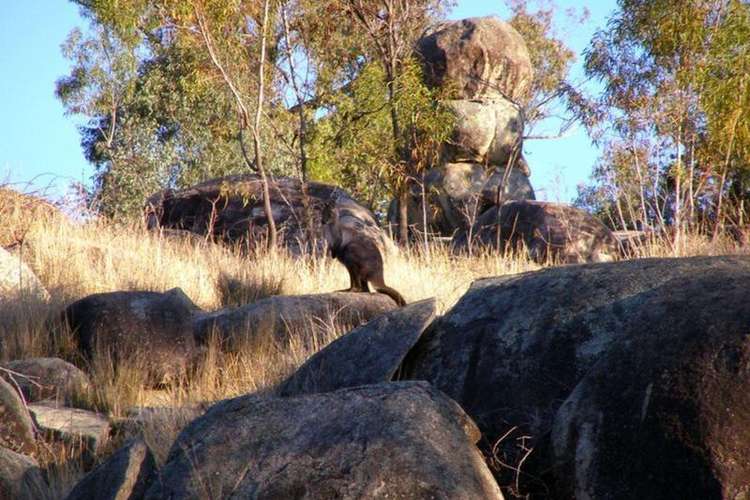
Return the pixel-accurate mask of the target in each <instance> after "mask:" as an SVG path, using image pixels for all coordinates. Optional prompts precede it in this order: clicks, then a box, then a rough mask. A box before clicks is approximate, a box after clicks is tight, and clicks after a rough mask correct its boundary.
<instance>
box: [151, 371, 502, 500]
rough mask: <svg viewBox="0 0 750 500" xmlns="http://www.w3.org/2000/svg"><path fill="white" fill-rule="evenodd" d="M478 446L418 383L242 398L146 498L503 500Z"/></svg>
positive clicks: (199, 427)
mask: <svg viewBox="0 0 750 500" xmlns="http://www.w3.org/2000/svg"><path fill="white" fill-rule="evenodd" d="M477 438H478V433H477V430H476V427H475V426H474V424H473V423H472V422H471V419H469V418H468V417H467V416H466V415H465V414H464V412H463V411H462V410H461V408H460V407H459V406H458V405H456V404H455V403H454V402H453V401H451V400H450V399H448V398H446V397H445V396H444V395H443V394H442V393H440V392H439V391H436V390H435V389H433V388H432V387H430V386H429V385H428V384H425V383H422V382H408V383H386V384H379V385H371V386H363V387H358V388H354V389H344V390H340V391H336V392H330V393H324V394H314V395H307V396H300V397H293V398H278V399H277V398H272V399H261V398H258V397H255V396H243V397H240V398H236V399H231V400H228V401H226V402H223V403H219V404H218V405H216V406H214V407H213V408H211V409H210V410H209V411H207V412H206V414H205V415H204V416H202V417H201V418H199V419H197V420H195V421H194V422H193V423H192V424H190V425H189V426H188V427H187V428H186V429H185V430H183V432H182V433H181V434H180V436H179V437H178V438H177V440H176V442H175V444H174V446H173V447H172V450H171V451H170V454H169V457H168V458H167V461H166V463H165V464H164V467H163V468H162V470H161V478H160V480H159V481H158V482H155V483H154V484H153V485H152V487H151V488H150V489H149V491H148V493H147V495H146V498H149V499H161V498H171V499H173V500H178V499H188V498H193V499H198V498H227V497H232V498H284V499H301V498H309V499H312V498H339V499H355V498H409V499H428V498H429V499H476V498H486V499H493V498H495V499H497V498H502V496H501V493H500V490H499V489H498V487H497V485H496V484H495V482H494V480H493V478H492V476H491V474H490V472H489V470H488V469H487V467H486V465H485V464H484V461H483V459H482V456H481V454H480V453H479V451H478V450H477V449H476V448H475V447H474V442H475V440H476V439H477Z"/></svg>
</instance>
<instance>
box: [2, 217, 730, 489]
mask: <svg viewBox="0 0 750 500" xmlns="http://www.w3.org/2000/svg"><path fill="white" fill-rule="evenodd" d="M15 251H16V252H19V253H20V255H21V256H22V258H23V260H24V261H25V262H26V263H27V264H28V265H29V266H30V267H31V268H32V269H33V270H34V272H35V273H36V274H37V276H38V277H39V278H40V280H41V281H42V282H43V283H44V284H45V286H46V287H47V289H48V290H49V292H50V299H49V300H42V299H38V298H34V297H24V298H23V299H20V300H8V301H4V302H0V317H2V318H3V321H2V322H0V339H2V342H1V343H0V361H4V360H8V359H20V358H25V357H34V356H58V357H62V358H64V359H68V360H70V361H73V362H74V363H75V364H78V365H79V366H80V365H82V360H81V359H80V358H79V357H78V354H77V352H76V349H75V345H74V343H73V341H72V339H71V335H70V333H69V332H67V331H65V330H64V329H63V328H62V327H61V326H60V323H59V318H60V312H61V311H62V309H63V308H64V306H65V305H66V304H67V303H70V302H71V301H74V300H76V299H79V298H82V297H84V296H86V295H89V294H92V293H98V292H109V291H117V290H152V291H166V290H169V289H171V288H174V287H180V288H181V289H182V290H183V291H184V292H185V293H186V294H187V295H188V296H189V297H190V298H191V299H192V300H193V301H194V302H195V303H196V304H197V305H198V306H199V307H201V308H203V309H204V310H207V311H210V310H216V309H220V308H223V307H227V306H234V305H238V304H243V303H248V302H252V301H254V300H257V299H259V298H262V297H265V296H268V295H273V294H303V293H318V292H326V291H332V290H337V289H342V288H346V287H347V286H348V276H347V273H346V272H345V270H344V268H343V267H342V266H341V265H339V264H338V263H336V262H333V261H331V260H330V259H315V258H308V259H303V258H292V257H290V256H289V255H286V254H284V253H276V254H268V253H258V254H253V255H245V256H241V255H240V254H239V253H236V252H232V251H231V249H227V248H225V247H222V246H219V245H213V244H210V243H196V241H195V239H180V238H174V237H172V236H167V235H164V234H159V233H154V232H147V231H146V230H144V229H143V228H141V227H137V226H120V227H118V226H113V225H107V224H104V223H101V222H96V221H94V222H89V223H86V224H76V223H71V222H68V221H65V220H63V219H61V218H60V217H59V216H56V215H54V214H46V215H44V216H40V217H38V218H36V219H35V220H34V221H33V223H31V224H27V225H26V226H24V238H23V243H22V244H21V245H18V246H17V248H16V249H15ZM738 251H739V250H738V248H737V247H736V246H735V245H734V244H733V243H732V242H731V241H729V240H726V239H721V240H718V241H711V240H709V239H707V238H705V237H701V236H699V235H684V237H683V238H682V242H681V244H680V246H679V247H677V248H675V247H674V246H673V245H671V244H667V243H665V242H664V241H662V240H659V239H652V240H650V241H648V242H646V243H645V244H643V245H641V246H639V247H638V248H636V249H635V251H634V256H636V257H652V256H653V257H657V256H675V255H677V256H687V255H706V254H708V255H711V254H726V253H738ZM538 267H539V266H537V265H535V264H533V263H531V262H530V261H529V260H528V259H526V258H525V257H523V256H506V257H503V256H499V255H493V254H487V253H485V254H480V255H474V256H473V257H457V256H455V255H453V254H451V253H450V252H449V251H448V249H446V248H445V247H443V246H440V245H439V244H437V243H435V244H433V245H431V246H430V247H429V249H428V254H427V253H426V252H425V250H424V248H423V247H420V248H419V249H412V250H409V251H402V252H401V253H400V254H398V255H391V256H389V257H388V259H387V262H386V282H387V283H388V284H389V285H391V286H393V287H394V288H396V289H398V290H399V291H401V293H402V294H403V295H404V296H405V298H406V299H407V301H416V300H420V299H423V298H428V297H436V299H437V302H438V307H439V310H440V312H441V313H442V312H444V311H446V310H447V309H449V308H450V307H451V306H452V305H453V304H454V303H455V302H456V300H458V298H459V297H460V296H461V295H462V294H463V293H464V292H465V291H466V290H467V289H468V287H469V285H470V284H471V282H472V281H474V280H475V279H477V278H480V277H486V276H496V275H503V274H510V273H518V272H524V271H529V270H534V269H537V268H538ZM323 321H324V323H325V324H323V325H322V328H321V325H320V324H318V325H316V327H317V331H318V332H319V333H320V334H319V335H318V336H317V337H316V338H315V339H314V341H313V342H312V344H310V343H309V342H307V343H302V342H301V341H299V342H298V341H296V340H292V341H291V343H290V344H288V345H283V346H280V345H278V344H275V343H273V342H266V343H261V344H258V343H256V344H253V345H248V346H245V348H243V349H241V350H240V351H239V352H234V353H226V352H222V351H221V350H220V349H219V348H218V342H210V343H209V346H208V348H207V350H206V352H205V356H204V358H203V360H202V362H201V363H200V365H199V366H198V368H197V370H196V372H195V373H193V374H192V375H191V376H190V377H189V380H188V379H185V380H179V381H177V382H176V383H174V384H172V385H171V386H170V387H168V388H166V389H164V390H160V391H154V390H150V389H148V387H147V386H146V384H145V379H144V375H143V374H144V372H145V370H144V369H143V365H142V363H143V361H142V360H139V359H132V360H129V361H128V362H127V363H118V364H117V365H115V364H114V363H113V362H112V361H111V359H109V358H108V357H107V356H98V357H96V358H95V359H94V361H93V362H92V363H90V364H89V365H88V366H87V369H88V371H89V374H90V377H91V379H92V381H93V389H92V391H91V393H90V394H87V395H84V397H83V398H82V401H81V403H82V405H83V406H86V407H89V408H93V409H96V410H99V411H104V412H107V413H109V414H110V415H112V416H113V417H121V416H124V415H125V414H126V413H127V411H128V409H129V408H132V407H145V406H158V407H173V408H196V407H204V406H205V405H206V404H208V403H210V402H213V401H216V400H220V399H224V398H228V397H233V396H236V395H240V394H245V393H248V392H264V391H268V390H270V389H271V388H273V387H274V386H275V385H276V384H277V383H278V382H279V381H280V380H282V379H283V378H284V377H286V376H287V375H288V374H289V373H290V372H292V371H293V370H294V369H295V368H296V367H298V366H299V365H300V364H301V363H303V362H304V361H305V360H306V359H307V358H308V357H309V356H310V355H311V354H312V353H314V352H316V351H317V350H319V349H320V348H321V347H323V346H324V345H326V344H327V343H328V342H330V341H331V340H333V339H335V338H337V337H338V336H339V335H341V334H342V333H344V332H343V331H342V328H340V327H339V328H336V327H334V326H333V321H332V320H331V318H328V319H327V320H326V319H325V318H324V319H323ZM290 333H291V335H290V336H291V338H292V339H298V338H302V335H294V332H290ZM192 415H193V413H192V412H187V413H186V412H181V411H174V412H166V413H164V412H163V413H161V414H160V415H158V416H154V417H152V418H150V419H147V420H146V421H144V422H141V424H139V427H138V428H137V429H136V430H133V429H131V430H129V431H126V432H124V434H122V435H121V436H120V437H119V438H118V439H119V441H116V442H115V443H113V446H114V444H117V443H119V442H121V440H122V439H125V438H127V437H128V436H131V435H133V434H139V435H141V436H143V437H144V438H145V439H146V440H147V442H148V443H149V444H150V445H151V446H152V448H153V449H154V451H155V453H156V455H157V459H158V460H159V461H163V460H164V459H165V457H166V454H167V451H168V449H169V446H170V445H171V443H172V441H173V439H174V437H175V436H176V435H177V433H178V432H179V430H180V429H181V428H182V426H184V424H185V423H186V422H187V421H189V420H190V418H192ZM74 451H75V450H66V449H64V448H60V449H57V450H56V451H53V452H50V453H48V454H46V455H45V456H42V457H41V460H42V462H43V465H44V466H47V467H48V468H49V477H50V478H51V482H52V483H53V484H52V490H53V491H52V495H53V496H55V497H57V496H60V495H62V494H63V493H64V492H65V491H67V490H68V489H69V488H70V487H71V486H72V484H74V481H75V480H76V478H78V477H79V476H80V475H81V474H82V472H83V469H84V467H83V466H82V464H81V463H80V461H78V460H76V459H71V457H73V456H75V453H74Z"/></svg>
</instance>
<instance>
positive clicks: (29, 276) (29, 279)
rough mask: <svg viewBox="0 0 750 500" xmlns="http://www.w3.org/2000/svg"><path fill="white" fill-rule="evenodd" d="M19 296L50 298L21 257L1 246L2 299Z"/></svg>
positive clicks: (0, 296)
mask: <svg viewBox="0 0 750 500" xmlns="http://www.w3.org/2000/svg"><path fill="white" fill-rule="evenodd" d="M19 296H22V297H23V296H26V297H36V298H37V299H39V300H47V299H49V293H48V292H47V290H46V289H45V288H44V285H42V283H41V281H39V278H37V276H36V274H34V272H33V271H32V270H31V269H30V268H29V266H27V265H26V264H25V263H24V262H23V260H21V257H20V256H18V255H14V254H12V253H10V252H8V251H7V250H5V249H4V248H0V301H3V300H9V299H13V298H16V297H19Z"/></svg>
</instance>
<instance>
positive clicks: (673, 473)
mask: <svg viewBox="0 0 750 500" xmlns="http://www.w3.org/2000/svg"><path fill="white" fill-rule="evenodd" d="M748 290H750V258H747V257H696V258H686V259H645V260H637V261H625V262H618V263H609V264H593V265H580V266H565V267H558V268H549V269H544V270H541V271H537V272H532V273H524V274H520V275H513V276H505V277H499V278H490V279H485V280H480V281H477V282H475V283H474V284H473V285H472V287H471V289H470V290H469V292H467V294H466V295H464V296H463V297H462V298H461V299H460V300H459V301H458V303H457V304H456V305H455V307H454V308H453V309H452V310H451V311H449V312H448V313H447V314H446V315H445V316H443V317H441V318H439V319H437V320H436V321H435V322H433V324H432V325H431V326H430V327H429V328H428V330H427V331H426V332H425V333H424V335H423V336H422V338H421V339H420V340H419V341H418V343H417V345H416V346H415V347H414V348H413V349H412V351H411V353H410V355H409V357H408V358H407V360H406V362H405V365H404V366H403V367H402V373H403V374H404V378H411V379H418V380H427V381H429V382H430V383H432V384H433V385H435V387H436V388H438V389H440V390H441V391H443V392H445V393H446V394H447V395H448V396H449V397H451V398H453V399H455V400H456V401H457V402H458V403H459V404H461V406H462V407H463V408H464V409H465V410H466V412H467V413H468V414H469V415H470V416H471V417H472V418H474V419H475V421H476V422H477V425H478V426H479V428H480V429H481V430H482V433H483V435H484V440H483V443H484V444H485V446H486V447H487V449H490V448H491V447H492V446H493V445H496V444H497V447H496V448H495V452H496V453H498V456H499V457H500V459H501V460H502V461H503V462H504V463H506V464H510V465H517V464H519V463H520V461H521V459H522V458H523V455H524V454H525V450H522V449H519V448H518V447H517V446H516V443H517V440H516V438H518V437H521V436H528V438H527V439H526V443H525V445H526V447H527V448H533V449H534V451H533V452H532V455H531V457H530V459H529V460H527V461H526V462H525V464H524V467H525V472H526V473H527V474H524V475H523V476H522V479H523V480H524V481H522V482H523V483H524V484H523V486H522V489H525V490H527V491H528V489H529V488H530V487H535V486H536V485H535V484H533V481H531V479H530V478H533V477H535V476H536V477H538V476H540V475H542V473H543V472H544V471H547V472H549V471H550V470H553V471H554V472H551V473H550V474H552V476H553V479H552V480H550V479H549V477H548V478H547V480H548V481H551V482H552V483H553V484H552V485H553V486H554V488H552V489H551V490H550V491H552V492H556V491H559V492H560V495H559V497H557V498H569V497H570V496H571V495H573V493H575V495H577V496H578V497H580V498H600V497H602V496H604V497H612V498H622V497H627V498H640V497H641V496H642V495H643V496H645V497H646V498H657V497H658V496H659V494H660V493H665V492H668V488H669V487H672V486H674V487H675V488H678V490H679V491H680V492H683V491H686V492H689V491H690V488H693V490H692V494H688V496H690V497H692V498H696V497H700V498H715V497H718V496H720V495H719V493H717V492H721V491H725V492H738V491H739V492H741V491H743V490H742V484H743V482H744V485H747V484H748V477H749V476H748V474H750V462H748V459H747V457H749V456H750V449H749V448H748V447H749V446H750V439H748V434H747V433H748V429H750V400H749V399H748V398H749V397H750V396H748V394H750V393H748V391H747V387H748V386H749V384H750V363H749V362H748V359H750V357H749V354H748V337H747V332H748V325H750V302H748V301H747V291H748ZM509 431H512V432H510V433H509ZM506 433H509V434H507V435H506ZM550 435H552V444H546V443H547V440H548V439H549V436H550ZM503 436H505V438H504V439H503V441H502V442H500V443H498V440H499V439H500V438H501V437H503ZM509 479H510V478H504V479H503V480H504V481H505V480H509ZM552 485H550V484H548V485H547V487H548V488H550V487H551V486H552ZM677 485H679V486H677ZM683 486H684V489H683ZM651 487H653V492H654V493H652V495H651V496H650V495H649V494H647V492H648V491H649V489H650V488H651ZM540 489H541V488H540ZM678 490H675V491H678ZM587 492H588V493H587ZM548 494H549V493H548ZM553 497H554V495H553ZM666 497H669V498H671V497H675V498H684V497H685V496H680V495H679V494H676V496H670V495H667V496H666Z"/></svg>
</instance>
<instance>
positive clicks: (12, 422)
mask: <svg viewBox="0 0 750 500" xmlns="http://www.w3.org/2000/svg"><path fill="white" fill-rule="evenodd" d="M0 447H2V448H7V449H9V450H11V451H15V452H17V453H23V454H24V455H33V454H34V453H35V452H36V441H35V439H34V425H33V423H32V421H31V416H30V415H29V411H28V410H27V409H26V406H25V405H24V403H23V400H22V399H21V397H20V396H19V395H18V393H17V392H16V390H15V389H14V388H13V387H12V386H11V384H9V383H8V382H6V381H5V380H3V379H2V378H0Z"/></svg>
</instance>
